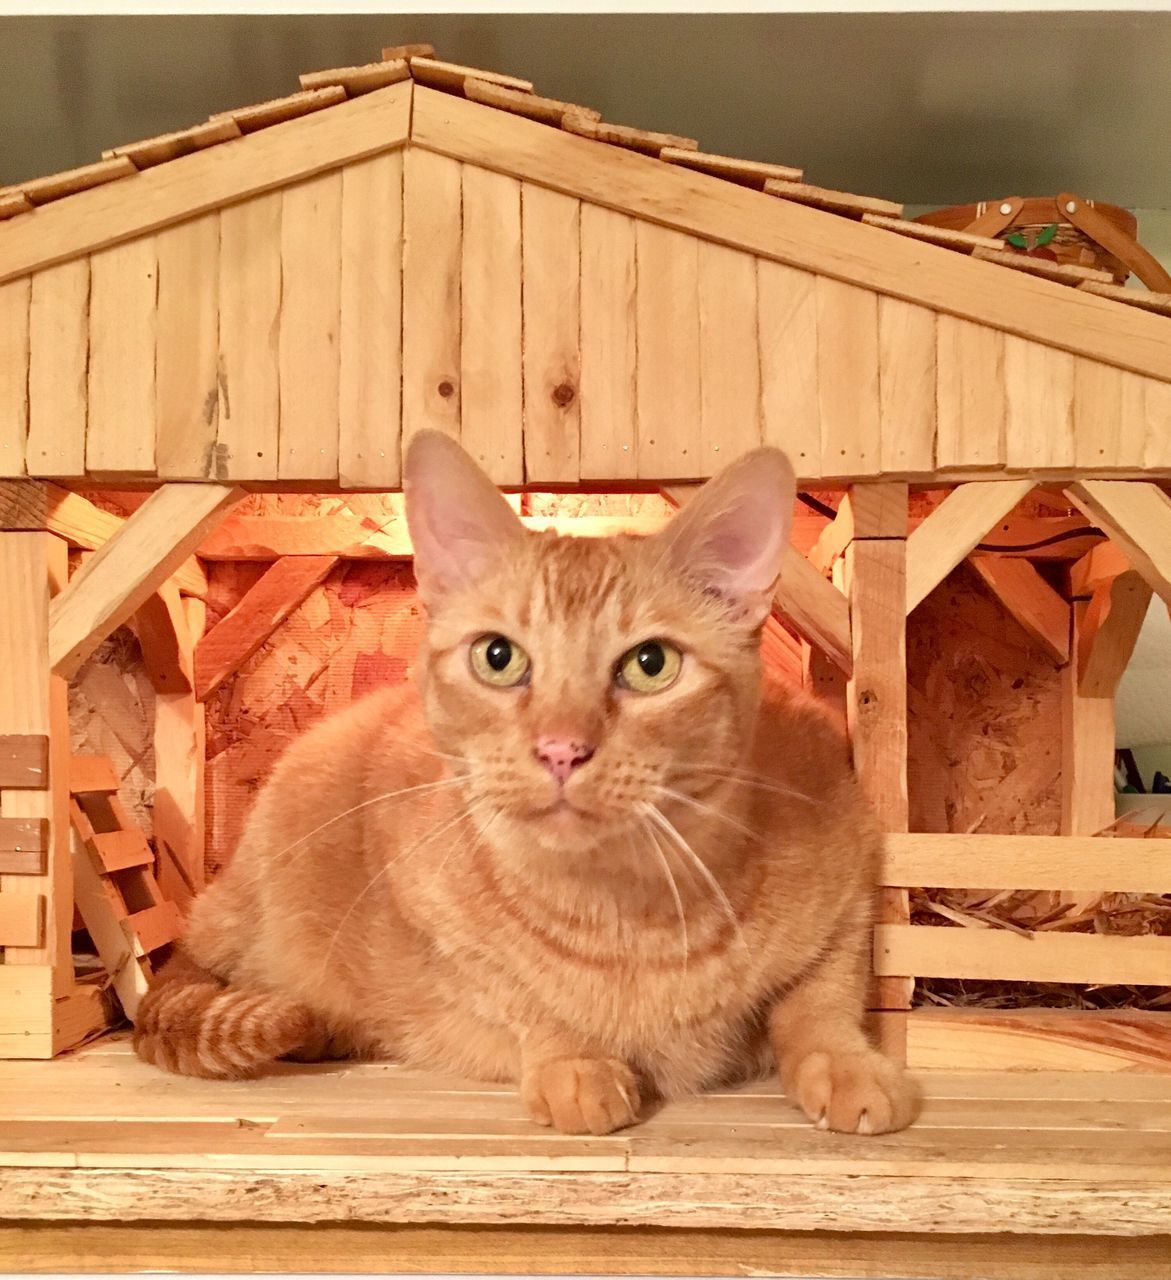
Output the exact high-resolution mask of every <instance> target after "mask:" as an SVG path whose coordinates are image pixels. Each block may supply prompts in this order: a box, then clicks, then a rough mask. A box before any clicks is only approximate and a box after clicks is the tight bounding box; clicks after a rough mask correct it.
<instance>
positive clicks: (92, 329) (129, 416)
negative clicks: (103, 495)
mask: <svg viewBox="0 0 1171 1280" xmlns="http://www.w3.org/2000/svg"><path fill="white" fill-rule="evenodd" d="M157 288H158V256H157V253H156V248H155V238H154V237H153V236H143V237H142V238H141V239H139V240H131V241H128V242H127V243H126V244H124V245H119V246H117V247H116V248H113V249H104V250H101V251H100V252H98V253H95V254H94V255H93V256H92V257H91V258H90V295H89V419H88V424H87V427H86V441H85V464H86V470H87V471H90V472H93V473H96V474H99V475H111V474H118V473H126V474H130V475H149V474H151V473H152V472H153V471H154V469H155V426H154V416H155V320H156V312H155V298H156V293H157Z"/></svg>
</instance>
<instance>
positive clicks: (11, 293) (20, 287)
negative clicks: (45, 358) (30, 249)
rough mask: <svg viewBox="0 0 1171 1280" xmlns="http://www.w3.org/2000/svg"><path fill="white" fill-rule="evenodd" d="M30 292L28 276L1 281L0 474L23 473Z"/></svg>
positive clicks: (26, 415) (26, 418)
mask: <svg viewBox="0 0 1171 1280" xmlns="http://www.w3.org/2000/svg"><path fill="white" fill-rule="evenodd" d="M31 293H32V284H31V281H30V280H29V278H28V277H27V276H25V277H24V278H23V279H19V280H11V281H9V282H8V283H7V284H2V285H0V476H22V475H24V474H25V461H24V458H25V445H26V442H27V440H28V370H29V298H30V295H31Z"/></svg>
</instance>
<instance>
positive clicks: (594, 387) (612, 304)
mask: <svg viewBox="0 0 1171 1280" xmlns="http://www.w3.org/2000/svg"><path fill="white" fill-rule="evenodd" d="M635 238H636V236H635V222H634V219H633V218H629V217H627V216H626V215H625V214H622V213H615V212H613V211H612V210H610V209H604V208H602V207H601V206H600V205H596V204H590V203H588V202H583V203H582V206H581V397H580V399H581V460H580V470H581V477H582V479H583V480H595V479H596V480H629V479H632V478H633V477H634V476H636V475H637V474H638V407H637V399H638V394H637V360H636V350H637V343H636V281H637V274H636V266H635Z"/></svg>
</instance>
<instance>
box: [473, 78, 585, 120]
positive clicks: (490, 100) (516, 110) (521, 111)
mask: <svg viewBox="0 0 1171 1280" xmlns="http://www.w3.org/2000/svg"><path fill="white" fill-rule="evenodd" d="M464 94H465V95H466V96H467V97H468V98H470V99H471V100H472V101H473V102H482V103H483V104H484V105H485V106H486V107H499V108H500V110H501V111H511V112H513V114H514V115H518V116H527V117H528V118H529V119H530V120H539V121H540V122H541V123H542V124H551V125H554V126H555V127H557V128H560V127H561V122H562V121H563V120H564V119H565V116H566V113H567V112H570V111H572V112H573V114H574V115H576V116H580V117H581V118H583V119H586V120H600V119H601V118H602V113H601V112H600V111H595V110H594V109H593V107H579V106H577V105H576V104H575V103H572V102H559V101H558V100H557V99H556V98H542V97H540V96H539V95H538V94H535V93H525V92H523V91H522V90H520V89H508V88H506V87H505V86H504V85H500V84H493V83H492V82H491V81H490V80H475V79H472V78H471V77H469V78H468V79H467V80H465V81H464Z"/></svg>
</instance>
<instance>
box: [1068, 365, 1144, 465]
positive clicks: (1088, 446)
mask: <svg viewBox="0 0 1171 1280" xmlns="http://www.w3.org/2000/svg"><path fill="white" fill-rule="evenodd" d="M1073 385H1074V395H1073V434H1074V443H1073V448H1074V458H1073V460H1074V465H1075V466H1077V467H1084V468H1088V469H1093V470H1098V471H1102V470H1105V471H1108V470H1110V469H1112V468H1114V467H1124V466H1132V467H1139V466H1141V465H1142V455H1143V437H1144V435H1145V434H1146V422H1145V420H1144V415H1143V413H1142V412H1141V408H1142V406H1141V404H1140V405H1138V406H1136V405H1135V404H1134V403H1133V401H1134V400H1135V399H1136V398H1137V399H1138V400H1139V401H1140V402H1141V398H1142V397H1141V385H1142V379H1140V378H1139V377H1138V375H1137V374H1128V373H1127V372H1126V371H1125V370H1124V369H1118V368H1116V367H1115V366H1114V365H1109V364H1101V363H1099V362H1098V361H1097V360H1085V359H1078V360H1077V361H1075V363H1074V369H1073ZM1136 391H1138V392H1139V394H1138V396H1137V397H1136V396H1135V394H1134V393H1135V392H1136ZM1128 392H1130V394H1129V395H1128V394H1127V393H1128ZM1128 400H1129V401H1131V403H1129V404H1128V403H1125V402H1126V401H1128ZM1136 407H1138V408H1139V409H1140V412H1138V413H1136V412H1135V409H1136Z"/></svg>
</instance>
